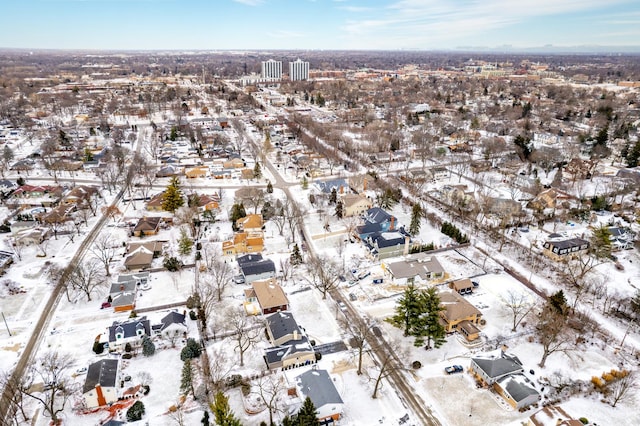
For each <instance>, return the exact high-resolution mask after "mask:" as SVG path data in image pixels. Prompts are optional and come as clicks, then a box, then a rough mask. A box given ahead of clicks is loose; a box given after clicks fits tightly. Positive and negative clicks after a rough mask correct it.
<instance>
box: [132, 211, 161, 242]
mask: <svg viewBox="0 0 640 426" xmlns="http://www.w3.org/2000/svg"><path fill="white" fill-rule="evenodd" d="M160 221H162V218H161V217H160V216H152V217H147V216H145V217H141V218H140V219H139V220H138V223H137V224H136V226H135V227H134V228H133V235H135V236H136V237H139V236H141V235H144V236H148V235H156V234H157V233H158V230H159V229H160Z"/></svg>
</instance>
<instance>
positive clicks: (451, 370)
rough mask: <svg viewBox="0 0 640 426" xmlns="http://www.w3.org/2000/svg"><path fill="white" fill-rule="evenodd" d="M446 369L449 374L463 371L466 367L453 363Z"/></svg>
mask: <svg viewBox="0 0 640 426" xmlns="http://www.w3.org/2000/svg"><path fill="white" fill-rule="evenodd" d="M444 371H445V373H447V374H455V373H462V372H463V371H464V368H462V366H461V365H451V366H449V367H447V368H445V369H444Z"/></svg>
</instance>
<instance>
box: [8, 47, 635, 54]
mask: <svg viewBox="0 0 640 426" xmlns="http://www.w3.org/2000/svg"><path fill="white" fill-rule="evenodd" d="M6 51H20V52H29V53H32V52H87V53H96V52H97V53H99V52H108V53H190V52H196V53H216V52H226V53H230V52H243V53H251V52H265V53H268V52H415V53H429V52H435V53H510V54H533V53H543V54H597V55H616V54H625V55H633V54H640V45H573V46H559V45H558V46H556V45H544V46H534V47H514V46H508V45H507V46H496V47H488V46H458V47H455V48H440V49H437V48H432V49H420V48H397V49H321V48H306V49H305V48H295V49H294V48H276V49H267V48H260V49H249V48H217V49H212V48H207V49H204V48H202V49H200V48H198V49H189V48H176V49H159V48H153V49H132V48H128V49H117V48H51V47H49V48H47V47H2V46H0V52H6Z"/></svg>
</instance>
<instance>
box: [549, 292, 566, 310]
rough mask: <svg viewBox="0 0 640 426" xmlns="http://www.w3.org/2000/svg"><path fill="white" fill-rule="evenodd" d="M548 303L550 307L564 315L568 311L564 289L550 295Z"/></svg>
mask: <svg viewBox="0 0 640 426" xmlns="http://www.w3.org/2000/svg"><path fill="white" fill-rule="evenodd" d="M548 303H549V307H550V308H552V309H553V310H554V311H556V312H557V313H559V314H562V315H564V314H565V313H566V312H567V298H566V297H565V295H564V291H562V290H558V291H557V292H555V293H553V294H552V295H551V296H549V300H548Z"/></svg>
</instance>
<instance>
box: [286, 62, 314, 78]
mask: <svg viewBox="0 0 640 426" xmlns="http://www.w3.org/2000/svg"><path fill="white" fill-rule="evenodd" d="M289 79H290V80H291V81H295V80H308V79H309V62H305V61H303V60H301V59H297V60H296V61H295V62H289Z"/></svg>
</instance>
